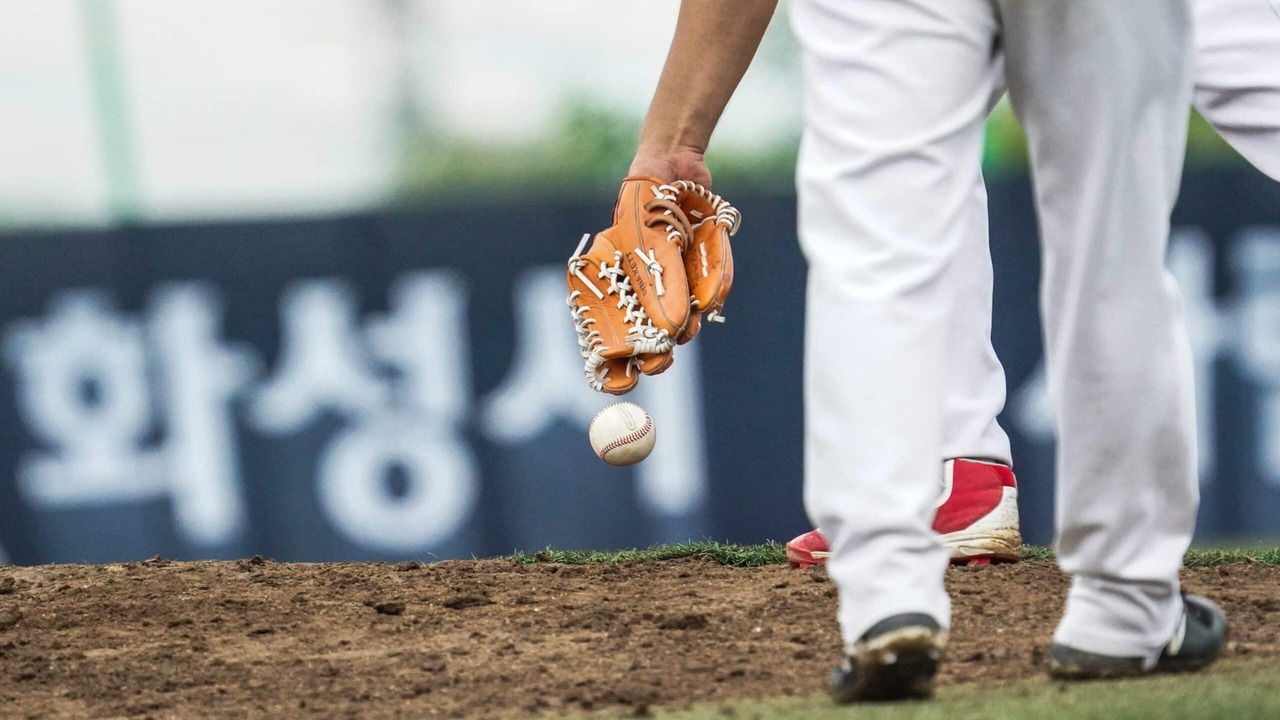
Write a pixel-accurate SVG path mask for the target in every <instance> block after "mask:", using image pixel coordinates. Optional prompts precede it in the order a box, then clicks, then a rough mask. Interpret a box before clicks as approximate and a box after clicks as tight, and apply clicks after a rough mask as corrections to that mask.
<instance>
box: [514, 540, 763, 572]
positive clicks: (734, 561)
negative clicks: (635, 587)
mask: <svg viewBox="0 0 1280 720" xmlns="http://www.w3.org/2000/svg"><path fill="white" fill-rule="evenodd" d="M688 557H703V558H709V559H711V560H715V561H716V562H718V563H720V564H721V565H729V566H732V567H760V566H762V565H781V564H783V563H785V562H786V561H787V555H786V550H785V548H784V546H783V545H782V544H780V543H776V542H768V543H765V544H764V545H726V544H724V543H718V542H714V541H712V540H702V541H699V542H689V543H682V544H680V545H659V546H656V547H651V548H647V549H644V550H552V549H550V548H548V549H546V550H540V551H538V552H535V553H516V554H515V555H512V556H511V559H513V560H515V561H516V562H519V563H539V562H551V563H564V564H566V565H589V564H594V563H637V562H654V561H657V560H678V559H680V558H688Z"/></svg>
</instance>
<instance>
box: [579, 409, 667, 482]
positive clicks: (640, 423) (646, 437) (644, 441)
mask: <svg viewBox="0 0 1280 720" xmlns="http://www.w3.org/2000/svg"><path fill="white" fill-rule="evenodd" d="M587 435H588V436H589V437H590V438H591V449H592V450H595V451H596V455H597V456H599V458H600V459H601V460H603V461H605V462H607V463H609V464H610V465H619V466H622V465H635V464H636V463H638V462H640V461H641V460H644V459H645V458H647V457H649V453H651V452H653V443H654V441H655V440H656V439H657V437H658V430H657V428H655V427H654V426H653V418H651V417H649V413H647V412H645V409H644V408H642V407H640V406H639V405H636V404H635V403H629V402H620V403H614V404H612V405H610V406H609V407H606V408H605V409H603V410H601V411H600V412H599V413H598V414H596V417H595V419H594V420H592V421H591V428H590V429H589V430H588V431H587Z"/></svg>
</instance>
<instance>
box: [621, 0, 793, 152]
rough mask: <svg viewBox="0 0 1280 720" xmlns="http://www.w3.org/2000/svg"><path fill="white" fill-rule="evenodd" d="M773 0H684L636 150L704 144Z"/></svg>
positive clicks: (686, 148)
mask: <svg viewBox="0 0 1280 720" xmlns="http://www.w3.org/2000/svg"><path fill="white" fill-rule="evenodd" d="M777 4H778V2H777V0H683V2H681V4H680V17H679V20H678V21H677V23H676V32H675V38H674V39H673V40H672V42H671V49H670V50H669V51H668V53H667V62H666V65H665V66H664V67H663V69H662V76H661V78H660V79H659V80H658V89H657V91H656V92H655V93H654V97H653V103H652V104H651V105H650V107H649V114H648V116H647V117H646V118H645V123H644V130H643V131H642V132H641V134H640V151H639V153H638V154H645V153H652V154H658V153H666V154H670V153H673V152H677V151H682V150H683V151H694V152H696V153H698V154H701V153H703V152H704V151H705V150H706V149H707V143H708V142H710V140H711V133H712V131H713V130H715V127H716V123H718V122H719V120H720V115H721V114H722V113H723V112H724V107H725V105H726V104H727V103H728V102H729V98H730V97H731V96H732V95H733V91H734V90H735V89H736V88H737V87H738V82H739V81H741V80H742V75H743V73H745V72H746V70H747V66H748V65H750V64H751V59H752V57H754V56H755V53H756V49H757V48H758V47H759V46H760V39H761V38H762V37H763V36H764V31H765V28H767V27H768V26H769V20H770V19H771V18H772V17H773V12H774V9H775V8H776V7H777Z"/></svg>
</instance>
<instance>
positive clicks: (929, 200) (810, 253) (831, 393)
mask: <svg viewBox="0 0 1280 720" xmlns="http://www.w3.org/2000/svg"><path fill="white" fill-rule="evenodd" d="M792 12H793V14H792V25H793V28H794V30H795V32H796V35H797V37H798V38H799V40H800V43H801V46H802V48H803V59H804V76H805V133H804V139H803V142H802V144H801V158H800V168H799V172H798V181H797V182H798V189H799V196H800V237H801V243H802V246H803V249H804V251H805V254H806V256H807V258H808V260H809V291H808V310H807V324H806V333H807V338H806V357H805V410H806V416H805V507H806V509H807V510H808V513H809V517H810V519H811V520H812V521H813V522H814V523H815V525H817V526H818V527H821V528H822V529H823V531H824V533H825V534H826V535H827V538H828V540H829V541H830V544H831V549H832V557H831V560H830V561H829V565H828V570H829V572H830V574H831V576H832V578H833V579H834V580H835V582H836V584H837V586H838V588H839V590H840V610H839V619H840V624H841V628H842V631H843V634H844V638H845V640H846V641H847V642H850V643H852V642H853V641H854V640H856V639H857V638H858V637H859V636H860V635H862V634H863V633H864V632H865V631H866V629H867V628H869V627H870V626H871V625H873V624H874V623H876V622H878V621H879V620H882V619H884V618H885V617H888V616H890V615H894V614H897V613H904V612H923V613H927V614H929V615H931V616H933V617H935V618H936V619H937V620H938V621H939V622H940V623H942V624H943V625H944V626H945V625H946V624H947V623H948V622H949V619H950V617H949V604H948V600H947V595H946V592H945V590H944V588H943V584H942V576H943V571H944V570H945V568H946V566H947V552H946V550H945V548H944V547H943V546H942V544H941V543H940V541H939V539H938V538H937V536H935V535H934V534H933V532H932V531H931V530H930V516H931V515H932V506H933V503H934V501H935V499H936V497H937V491H938V486H939V483H940V472H941V466H940V463H939V459H940V458H941V457H942V454H943V450H942V448H943V441H942V432H943V420H942V418H943V410H944V399H943V396H944V386H945V382H946V372H947V362H946V345H947V340H948V336H949V328H948V320H949V308H950V304H951V303H952V302H953V301H954V300H955V297H956V289H955V288H953V287H950V286H948V283H947V280H948V279H949V278H953V277H954V275H953V274H952V273H951V272H950V270H951V268H952V265H953V263H955V262H956V257H957V254H958V253H960V252H961V251H962V250H963V249H966V244H965V242H964V240H965V233H966V232H968V231H969V230H970V228H971V227H972V226H973V224H974V221H973V219H972V217H971V214H972V213H973V212H975V210H977V209H980V207H981V204H980V203H975V202H974V201H973V197H972V193H971V190H972V188H973V187H974V186H975V183H978V182H980V172H981V155H982V142H983V133H982V123H983V119H984V118H985V116H986V112H987V107H988V100H989V97H990V96H991V94H992V91H993V87H994V84H995V83H996V82H997V80H998V77H997V73H996V72H995V67H994V62H995V61H994V50H993V45H994V37H995V17H994V8H993V7H992V5H991V4H990V2H989V0H948V1H947V2H945V3H938V2H934V1H933V0H857V1H856V2H848V1H846V0H797V1H796V2H794V3H793V4H792Z"/></svg>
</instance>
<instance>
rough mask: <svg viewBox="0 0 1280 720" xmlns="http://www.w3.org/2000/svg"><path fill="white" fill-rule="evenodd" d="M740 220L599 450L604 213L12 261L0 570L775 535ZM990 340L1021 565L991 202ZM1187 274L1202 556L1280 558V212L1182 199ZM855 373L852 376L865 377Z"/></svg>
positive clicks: (794, 387)
mask: <svg viewBox="0 0 1280 720" xmlns="http://www.w3.org/2000/svg"><path fill="white" fill-rule="evenodd" d="M718 189H720V190H721V191H723V192H726V193H728V194H729V197H732V198H733V199H734V201H735V202H736V203H737V204H738V207H739V208H740V209H741V210H742V212H743V215H744V218H745V220H744V225H743V230H742V231H741V232H740V233H739V235H738V237H737V238H736V242H735V254H736V266H737V268H738V273H737V280H736V284H735V287H734V292H733V295H732V297H731V298H730V302H729V307H728V308H727V312H726V314H727V315H728V317H729V322H728V324H726V325H722V326H721V325H717V326H712V327H710V328H708V329H707V330H706V331H705V332H704V333H703V334H702V335H701V336H700V337H699V339H698V341H697V342H695V343H693V344H692V345H689V346H682V347H681V348H679V350H678V351H677V362H676V363H675V365H674V366H673V367H672V369H671V370H669V371H668V372H667V373H666V374H665V375H663V376H661V377H658V378H646V379H645V380H644V381H642V383H641V387H640V389H639V390H638V391H637V392H636V393H635V394H634V395H633V396H631V397H630V398H629V399H632V400H634V401H635V402H638V403H640V404H641V405H643V406H645V407H646V408H647V409H649V411H650V412H651V413H652V415H653V416H654V418H655V421H656V423H657V427H658V449H657V450H656V451H655V453H654V455H653V456H652V457H651V458H650V459H649V460H647V461H646V462H645V463H643V464H641V465H639V466H637V467H636V468H632V469H615V468H610V467H607V466H605V465H604V464H603V463H601V462H600V461H599V460H597V459H596V458H595V457H594V455H593V454H592V452H591V449H590V447H589V446H588V444H587V440H586V426H587V423H588V422H589V421H590V419H591V417H592V416H593V415H594V414H595V413H596V411H598V410H599V409H600V408H601V407H603V406H604V405H605V404H607V402H608V401H609V400H610V399H611V398H608V397H606V396H603V395H599V394H596V393H594V392H592V391H591V390H589V389H588V388H587V387H586V385H585V383H584V382H583V381H582V378H581V370H580V360H579V358H578V356H577V353H576V344H575V342H574V339H573V335H572V330H571V325H570V323H569V319H568V310H567V308H566V306H565V301H564V294H565V291H564V280H563V277H564V264H563V263H564V260H565V259H566V258H567V256H568V254H569V253H570V251H572V249H573V247H574V245H575V244H576V239H577V238H578V237H579V236H580V235H581V233H582V232H584V231H589V230H595V229H599V228H600V227H601V226H603V225H604V224H605V223H606V221H607V219H608V218H607V215H608V206H607V205H600V204H592V205H585V204H584V205H564V204H560V205H556V204H547V203H539V204H530V205H527V206H515V207H512V206H502V207H490V208H466V209H461V208H460V209H441V210H432V211H429V212H424V213H420V214H406V215H387V216H364V217H352V218H338V219H324V220H314V221H299V222H267V223H232V224H210V225H173V226H155V227H151V226H149V227H128V228H122V229H118V230H113V231H99V232H58V233H43V234H30V235H16V236H10V237H7V238H3V239H0V345H2V350H3V355H2V360H3V362H0V413H2V414H0V548H3V552H4V553H5V554H6V555H7V557H8V559H9V560H10V561H12V562H15V563H22V564H32V563H44V562H64V561H65V562H70V561H77V562H80V561H87V562H100V561H109V560H125V559H139V558H142V557H146V556H148V555H151V554H154V553H157V552H158V553H161V554H163V555H165V556H167V557H174V558H191V557H228V556H246V555H252V554H255V553H258V554H262V555H266V556H270V557H273V558H276V559H279V560H337V559H355V558H360V559H388V560H390V559H398V558H406V557H414V558H422V557H426V558H430V557H440V558H445V557H469V556H472V555H492V554H499V553H506V552H510V551H511V550H513V549H516V548H521V549H536V548H541V547H544V546H548V545H550V546H556V547H594V548H606V547H624V546H645V545H650V544H653V543H660V542H672V541H680V540H686V539H690V538H695V539H698V538H714V539H721V540H731V541H737V542H759V541H762V540H765V539H777V540H785V539H787V538H789V537H791V536H792V535H795V534H797V533H799V532H801V531H803V530H805V529H806V528H807V522H806V520H805V517H804V513H803V510H802V508H801V503H800V496H801V495H800V484H801V436H802V414H801V406H800V378H801V348H802V336H803V322H804V321H803V307H802V303H803V298H804V266H803V261H802V259H801V257H800V254H799V250H798V248H797V244H796V240H795V229H794V217H795V206H794V201H793V200H792V199H790V198H768V197H737V196H735V194H734V192H733V188H729V187H725V188H718ZM990 195H991V214H992V236H993V237H992V249H993V255H994V260H995V264H996V283H997V289H996V321H995V338H994V339H995V344H996V348H997V350H998V351H999V352H1000V356H1001V358H1002V359H1003V360H1004V362H1005V366H1006V369H1007V371H1008V378H1009V406H1008V408H1007V409H1006V412H1005V415H1004V418H1003V419H1004V423H1005V426H1006V428H1007V429H1008V430H1009V431H1010V434H1011V435H1012V436H1013V439H1014V452H1015V461H1016V465H1015V469H1016V470H1017V471H1018V474H1019V478H1020V480H1021V482H1022V486H1023V490H1022V495H1021V502H1022V511H1023V518H1024V526H1025V527H1024V530H1025V533H1026V536H1027V538H1028V540H1030V541H1033V542H1038V543H1045V542H1048V541H1049V540H1050V538H1051V532H1052V470H1053V465H1052V440H1053V435H1052V425H1051V423H1050V422H1049V417H1050V412H1051V408H1050V407H1049V404H1048V401H1047V399H1046V397H1045V394H1044V380H1043V372H1042V368H1041V366H1040V349H1039V346H1040V331H1039V322H1038V315H1037V307H1036V302H1037V301H1036V285H1037V282H1038V272H1039V267H1038V248H1037V242H1036V237H1035V219H1034V214H1033V212H1032V206H1031V199H1030V191H1029V188H1028V186H1027V184H1026V182H1025V181H1023V180H1011V181H1007V182H997V183H994V184H993V187H992V188H991V193H990ZM1175 224H1176V226H1177V227H1176V230H1175V233H1174V239H1173V244H1172V249H1171V257H1170V262H1171V265H1172V267H1173V270H1174V272H1175V274H1176V275H1177V276H1178V278H1179V280H1180V281H1181V283H1182V287H1183V291H1184V295H1185V297H1186V302H1187V310H1188V314H1189V319H1190V323H1191V333H1192V338H1193V342H1194V344H1195V349H1196V359H1197V362H1198V371H1199V373H1198V378H1197V380H1198V382H1199V394H1200V402H1201V406H1200V423H1201V437H1202V450H1203V452H1202V458H1201V459H1202V463H1201V470H1202V478H1203V484H1204V489H1205V502H1204V509H1203V511H1202V514H1201V518H1202V522H1201V537H1208V536H1242V535H1259V534H1260V535H1270V536H1274V535H1276V534H1277V531H1280V504H1278V503H1277V502H1276V501H1277V500H1280V187H1277V186H1276V185H1274V184H1272V183H1270V182H1268V181H1267V180H1266V179H1264V178H1263V177H1261V176H1260V175H1257V174H1254V173H1252V172H1251V171H1247V170H1235V169H1232V170H1224V171H1221V172H1196V173H1192V174H1191V175H1189V176H1188V177H1187V179H1186V182H1185V184H1184V191H1183V200H1182V202H1181V204H1180V205H1179V208H1178V211H1177V214H1176V217H1175ZM856 351H857V348H856V347H851V348H850V349H849V352H856Z"/></svg>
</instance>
